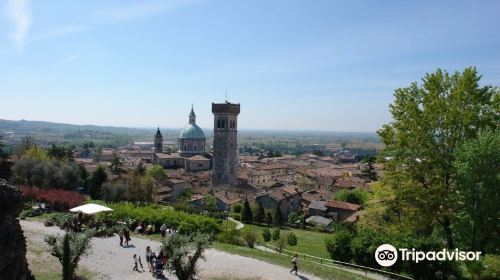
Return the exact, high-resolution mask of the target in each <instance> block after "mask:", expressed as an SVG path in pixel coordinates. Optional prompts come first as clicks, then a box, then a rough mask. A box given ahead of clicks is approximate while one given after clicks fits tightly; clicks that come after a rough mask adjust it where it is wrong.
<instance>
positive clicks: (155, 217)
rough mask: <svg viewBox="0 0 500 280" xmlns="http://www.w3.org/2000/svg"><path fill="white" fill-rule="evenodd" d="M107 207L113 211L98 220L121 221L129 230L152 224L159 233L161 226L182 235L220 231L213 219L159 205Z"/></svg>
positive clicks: (120, 204) (116, 205)
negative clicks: (141, 224) (140, 225)
mask: <svg viewBox="0 0 500 280" xmlns="http://www.w3.org/2000/svg"><path fill="white" fill-rule="evenodd" d="M108 207H110V208H112V209H113V211H111V212H105V213H101V214H99V218H101V219H111V221H112V222H114V223H116V222H117V221H123V222H125V223H127V225H128V226H129V227H130V229H131V230H133V229H135V227H136V226H137V224H139V223H140V222H142V223H143V225H144V226H147V225H148V224H153V225H154V227H155V231H156V232H159V230H160V226H161V225H162V224H165V225H166V226H167V227H168V228H174V229H177V230H178V231H179V232H180V233H182V234H190V233H192V232H195V231H196V232H201V233H209V234H216V233H219V232H220V229H221V226H220V222H218V221H217V220H216V219H214V218H210V217H206V216H201V215H195V214H188V213H185V212H180V211H175V210H172V209H170V208H166V207H164V206H160V205H147V206H136V205H134V204H131V203H115V204H109V205H108Z"/></svg>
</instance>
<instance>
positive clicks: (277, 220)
mask: <svg viewBox="0 0 500 280" xmlns="http://www.w3.org/2000/svg"><path fill="white" fill-rule="evenodd" d="M273 222H274V225H275V226H278V227H279V226H281V223H282V217H281V207H280V205H279V204H278V205H276V209H275V210H274V213H273Z"/></svg>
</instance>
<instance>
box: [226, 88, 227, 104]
mask: <svg viewBox="0 0 500 280" xmlns="http://www.w3.org/2000/svg"><path fill="white" fill-rule="evenodd" d="M226 102H227V88H226Z"/></svg>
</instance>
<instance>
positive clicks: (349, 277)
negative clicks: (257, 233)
mask: <svg viewBox="0 0 500 280" xmlns="http://www.w3.org/2000/svg"><path fill="white" fill-rule="evenodd" d="M213 247H214V248H215V249H217V250H221V251H225V252H228V253H231V254H235V255H241V256H245V257H249V258H254V259H258V260H261V261H265V262H268V263H272V264H275V265H279V266H283V267H287V268H291V267H290V258H289V257H286V256H280V255H278V254H275V253H269V252H263V251H260V250H258V249H250V248H248V247H242V246H235V245H230V244H226V243H218V242H216V243H214V244H213ZM300 271H305V272H307V273H309V274H313V275H316V276H318V277H321V278H322V279H332V280H333V279H334V280H365V279H367V278H365V277H363V276H360V275H356V274H352V273H349V272H346V271H343V270H339V269H335V268H329V267H325V266H322V265H320V264H314V263H308V262H300V261H299V273H300Z"/></svg>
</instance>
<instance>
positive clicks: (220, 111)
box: [212, 101, 240, 186]
mask: <svg viewBox="0 0 500 280" xmlns="http://www.w3.org/2000/svg"><path fill="white" fill-rule="evenodd" d="M212 113H213V114H214V144H213V145H214V149H213V153H214V155H213V170H212V185H213V186H218V185H236V184H237V180H236V176H237V171H238V145H237V140H238V115H239V114H240V104H235V103H230V102H227V101H226V102H225V103H212Z"/></svg>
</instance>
